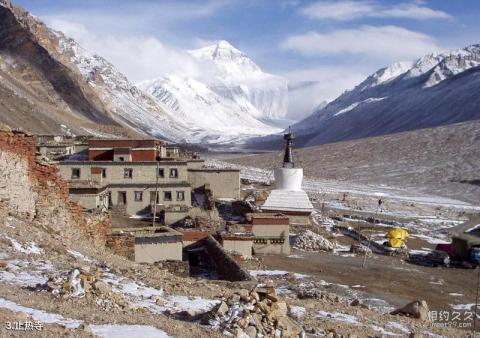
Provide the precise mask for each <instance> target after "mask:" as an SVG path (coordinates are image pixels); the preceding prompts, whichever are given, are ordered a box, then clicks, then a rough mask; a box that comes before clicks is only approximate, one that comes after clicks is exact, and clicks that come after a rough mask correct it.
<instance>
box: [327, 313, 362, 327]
mask: <svg viewBox="0 0 480 338" xmlns="http://www.w3.org/2000/svg"><path fill="white" fill-rule="evenodd" d="M317 318H322V319H334V320H337V321H339V322H346V323H350V324H359V322H358V321H357V317H355V316H352V315H347V314H345V313H340V312H327V311H318V314H317Z"/></svg>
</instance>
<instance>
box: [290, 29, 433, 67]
mask: <svg viewBox="0 0 480 338" xmlns="http://www.w3.org/2000/svg"><path fill="white" fill-rule="evenodd" d="M281 48H283V49H285V50H292V51H295V52H297V53H300V54H303V55H320V56H325V55H341V54H344V55H345V54H347V55H348V54H350V55H360V56H368V57H369V58H371V59H372V60H382V61H389V62H390V61H399V60H411V59H415V58H418V57H420V56H422V55H424V54H427V53H431V52H434V51H437V50H440V49H441V48H440V47H439V46H438V45H437V43H436V41H435V40H434V39H433V38H431V37H430V36H428V35H426V34H423V33H419V32H415V31H411V30H408V29H405V28H402V27H397V26H362V27H359V28H353V29H344V30H337V31H332V32H328V33H319V32H314V31H312V32H308V33H305V34H300V35H293V36H290V37H287V38H286V39H285V40H284V41H283V42H282V43H281Z"/></svg>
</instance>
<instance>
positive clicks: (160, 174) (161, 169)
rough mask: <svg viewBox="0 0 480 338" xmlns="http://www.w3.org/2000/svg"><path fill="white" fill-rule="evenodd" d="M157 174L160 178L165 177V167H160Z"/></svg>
mask: <svg viewBox="0 0 480 338" xmlns="http://www.w3.org/2000/svg"><path fill="white" fill-rule="evenodd" d="M157 176H158V177H159V178H165V169H164V168H158V171H157Z"/></svg>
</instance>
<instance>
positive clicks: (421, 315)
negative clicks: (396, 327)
mask: <svg viewBox="0 0 480 338" xmlns="http://www.w3.org/2000/svg"><path fill="white" fill-rule="evenodd" d="M428 311H429V309H428V304H427V302H426V301H424V300H416V301H413V302H410V303H408V304H407V305H405V306H403V307H401V308H399V309H396V310H394V311H392V312H391V314H392V315H398V314H400V315H405V316H408V317H413V318H417V319H420V320H426V319H427V318H428Z"/></svg>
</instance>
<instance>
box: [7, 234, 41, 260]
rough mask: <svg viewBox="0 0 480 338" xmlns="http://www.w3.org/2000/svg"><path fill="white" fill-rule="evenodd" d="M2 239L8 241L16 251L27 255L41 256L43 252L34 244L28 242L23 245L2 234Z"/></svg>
mask: <svg viewBox="0 0 480 338" xmlns="http://www.w3.org/2000/svg"><path fill="white" fill-rule="evenodd" d="M3 237H5V238H6V239H8V240H9V241H10V243H11V244H12V246H13V248H14V249H15V250H16V251H18V252H22V253H25V254H27V255H30V254H33V255H41V254H43V250H42V249H40V248H39V247H38V246H37V244H36V243H35V242H29V243H26V244H24V245H22V244H20V243H19V242H17V240H15V239H14V238H11V237H9V236H7V235H5V234H3Z"/></svg>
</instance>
